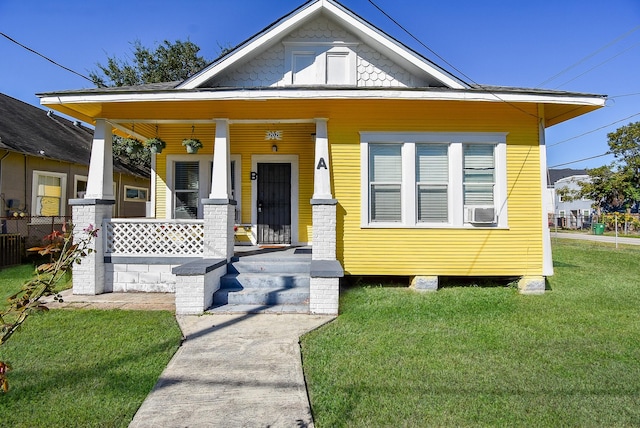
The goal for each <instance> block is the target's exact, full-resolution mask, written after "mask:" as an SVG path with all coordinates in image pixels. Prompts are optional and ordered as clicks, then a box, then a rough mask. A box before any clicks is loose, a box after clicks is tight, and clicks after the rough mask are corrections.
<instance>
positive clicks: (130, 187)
mask: <svg viewBox="0 0 640 428" xmlns="http://www.w3.org/2000/svg"><path fill="white" fill-rule="evenodd" d="M129 189H136V190H144V191H145V192H147V198H146V199H140V198H128V197H127V190H129ZM123 199H124V200H125V201H128V202H148V200H149V188H148V187H139V186H129V185H128V184H125V185H124V198H123Z"/></svg>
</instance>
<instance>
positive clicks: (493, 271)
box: [40, 0, 605, 313]
mask: <svg viewBox="0 0 640 428" xmlns="http://www.w3.org/2000/svg"><path fill="white" fill-rule="evenodd" d="M40 97H41V103H42V104H43V105H45V106H47V107H49V108H52V109H56V110H58V111H60V112H62V113H65V114H68V115H71V116H73V117H75V118H78V119H80V120H83V121H86V122H90V123H94V124H95V127H96V130H95V139H94V144H93V153H92V158H91V166H90V172H89V184H88V188H87V192H86V195H85V198H84V199H78V200H75V201H73V203H74V211H73V215H74V223H75V224H76V225H78V226H79V228H81V227H82V226H83V225H85V224H88V223H93V224H98V225H102V226H101V227H102V228H103V229H104V233H103V234H101V235H100V237H99V239H98V241H96V245H97V250H98V251H97V252H96V254H95V257H94V258H93V259H89V260H88V262H85V263H83V264H82V265H80V266H79V267H77V269H76V271H75V272H74V292H75V293H81V294H95V293H102V292H105V291H129V290H141V289H143V288H144V289H145V291H172V292H175V293H176V304H177V311H178V312H183V313H193V312H196V313H197V312H202V311H203V310H205V309H207V308H208V307H210V306H211V305H212V303H213V302H214V298H213V297H212V295H213V294H214V292H216V291H218V292H219V291H220V290H219V288H220V287H221V285H220V284H221V282H222V280H223V279H224V278H223V277H225V276H226V275H229V274H234V275H240V274H241V272H240V271H237V272H236V271H235V269H236V268H235V267H233V266H232V263H234V261H237V260H238V255H237V254H235V253H234V248H235V249H238V248H239V247H238V246H237V244H238V243H243V242H241V241H244V242H246V243H247V244H251V245H254V246H259V247H262V248H265V247H269V249H273V248H272V247H275V246H290V249H291V248H292V249H301V247H302V249H305V248H306V249H308V248H311V251H310V252H311V255H310V256H309V257H310V259H311V261H310V267H309V268H308V270H307V274H308V276H309V277H310V279H309V280H308V290H309V291H308V294H307V298H306V299H305V300H304V304H305V305H307V309H308V311H309V312H311V313H337V312H338V297H339V278H340V277H341V276H342V275H343V274H345V275H357V276H359V275H402V276H407V277H409V278H411V279H412V282H413V284H414V286H415V287H416V288H423V289H435V288H437V284H438V277H443V276H506V277H519V278H521V282H520V285H521V291H522V292H532V293H535V292H543V291H544V278H545V277H546V276H549V275H552V274H553V266H552V260H551V246H550V238H549V230H548V224H547V217H546V212H544V207H545V206H546V204H545V201H544V200H543V199H544V198H545V197H546V196H545V195H546V187H547V183H546V150H545V139H544V135H545V129H546V128H547V127H550V126H552V125H555V124H558V123H561V122H564V121H566V120H569V119H571V118H574V117H576V116H580V115H582V114H585V113H588V112H590V111H593V110H595V109H598V108H600V107H602V106H603V105H604V101H605V100H604V97H602V96H598V95H589V94H582V93H570V92H560V91H552V90H540V89H521V88H508V87H499V86H480V85H476V84H469V83H467V82H465V81H463V80H461V79H459V78H457V77H455V76H454V75H453V74H451V73H449V72H447V71H446V70H443V69H442V68H440V67H438V66H437V65H435V64H434V63H432V62H430V61H429V60H427V59H425V58H424V57H422V56H420V55H419V54H418V53H416V52H414V51H412V50H411V49H409V48H407V47H406V46H404V45H402V44H400V43H399V42H398V41H396V40H394V39H393V38H391V37H389V36H388V35H386V34H385V33H383V32H382V31H380V30H379V29H377V28H375V27H373V26H372V25H371V24H369V23H367V22H366V21H364V20H363V19H362V18H360V17H359V16H357V15H356V14H354V13H353V12H351V11H350V10H348V9H347V8H345V7H344V6H342V5H340V4H339V3H338V2H336V1H333V0H313V1H309V2H307V3H305V4H304V5H302V6H301V7H300V8H298V9H296V10H294V11H293V12H291V13H290V14H288V15H286V16H285V17H283V18H281V19H280V20H279V21H277V22H275V23H274V24H272V25H270V26H269V27H267V28H266V29H265V30H263V31H262V32H260V33H258V34H256V35H255V36H253V37H251V38H250V39H248V40H247V41H245V42H244V43H242V44H241V45H239V46H238V47H236V48H235V49H233V50H232V51H230V52H228V53H227V54H225V55H223V56H222V57H220V58H219V59H217V60H216V61H214V62H213V63H212V64H210V65H209V66H208V67H206V68H205V69H203V70H202V71H200V72H199V73H198V74H196V75H194V76H192V77H191V78H189V79H187V80H186V81H183V82H168V83H165V84H152V85H144V86H139V87H120V88H98V89H86V90H77V91H65V92H54V93H46V94H41V95H40ZM114 132H116V133H119V134H121V135H130V136H134V137H137V138H140V139H142V140H145V139H147V138H150V137H155V136H157V137H160V138H161V139H163V140H164V141H166V143H167V147H166V148H165V149H164V151H162V153H160V154H157V155H155V156H154V159H153V170H154V178H153V180H152V191H151V193H152V198H153V207H154V213H153V218H152V219H147V220H144V221H142V220H138V221H133V220H128V219H112V218H111V210H110V208H109V207H110V205H109V204H111V203H112V199H113V196H112V194H111V193H112V183H111V177H112V174H111V168H112V160H111V159H112V153H111V139H112V133H114ZM189 138H193V139H198V140H200V141H201V142H202V144H203V147H202V148H201V149H200V150H199V151H198V153H197V154H188V153H186V151H185V147H183V146H182V144H181V143H182V141H183V139H189ZM294 252H295V251H294ZM298 253H299V254H304V253H305V252H304V251H298ZM283 254H284V253H283ZM306 254H307V255H308V252H307V253H306ZM288 263H289V262H286V261H281V262H280V264H281V265H285V264H288ZM141 266H143V267H141ZM144 266H146V268H144ZM145 269H146V270H145ZM136 272H138V273H139V272H144V274H137V276H136ZM125 274H126V275H125ZM116 277H117V278H120V279H122V281H121V280H120V279H116ZM123 278H124V279H123ZM221 278H222V279H221ZM123 284H124V285H123ZM140 284H146V286H145V287H146V288H145V287H143V286H142V285H140ZM289 287H290V286H289V285H284V286H283V287H282V288H289ZM242 288H243V287H242V286H240V287H239V289H242ZM276 291H277V290H270V291H269V292H268V293H275V292H276ZM263 303H268V302H266V301H265V302H263Z"/></svg>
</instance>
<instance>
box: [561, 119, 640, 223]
mask: <svg viewBox="0 0 640 428" xmlns="http://www.w3.org/2000/svg"><path fill="white" fill-rule="evenodd" d="M607 138H608V144H609V152H610V153H611V154H613V156H614V161H613V162H612V163H611V164H609V165H605V166H601V167H598V168H593V169H588V170H587V173H588V174H589V179H588V180H583V181H581V182H579V183H578V184H579V185H580V189H579V190H577V191H572V190H569V189H564V190H562V191H560V192H558V193H559V194H560V195H561V196H562V197H563V198H565V199H566V200H575V199H578V198H587V199H591V200H593V201H595V202H594V207H595V208H596V209H597V210H598V214H600V213H601V212H602V211H605V212H607V211H619V210H620V209H622V208H624V209H626V210H627V211H629V210H630V209H631V207H632V206H633V205H634V204H637V203H638V202H639V201H640V122H635V123H630V124H629V125H626V126H622V127H620V128H618V129H617V130H616V131H615V132H611V133H609V134H607Z"/></svg>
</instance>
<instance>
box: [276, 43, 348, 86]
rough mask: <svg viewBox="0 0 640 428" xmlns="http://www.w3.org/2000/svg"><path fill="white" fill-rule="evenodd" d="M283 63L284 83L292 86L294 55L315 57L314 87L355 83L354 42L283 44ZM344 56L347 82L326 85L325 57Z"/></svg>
mask: <svg viewBox="0 0 640 428" xmlns="http://www.w3.org/2000/svg"><path fill="white" fill-rule="evenodd" d="M283 45H284V47H285V61H284V69H285V76H284V82H286V84H287V85H293V84H294V82H293V80H294V75H293V63H294V61H293V58H294V56H295V55H315V61H314V68H315V75H316V82H315V83H314V84H315V85H326V86H355V85H356V82H357V80H358V79H357V78H358V76H357V74H358V73H357V67H356V64H357V61H356V52H355V50H356V47H357V46H358V43H354V42H284V43H283ZM328 55H344V56H345V57H346V58H347V70H346V72H345V74H346V76H347V79H348V81H347V82H345V83H344V84H331V85H328V84H327V56H328Z"/></svg>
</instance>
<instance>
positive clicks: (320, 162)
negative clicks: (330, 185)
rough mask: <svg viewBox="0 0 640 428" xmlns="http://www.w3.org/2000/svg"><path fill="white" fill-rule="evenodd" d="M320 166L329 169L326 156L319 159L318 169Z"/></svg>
mask: <svg viewBox="0 0 640 428" xmlns="http://www.w3.org/2000/svg"><path fill="white" fill-rule="evenodd" d="M320 168H324V169H329V168H327V164H326V163H325V161H324V158H320V160H319V161H318V166H317V167H316V169H320Z"/></svg>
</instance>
